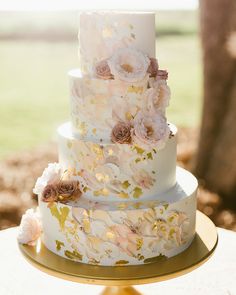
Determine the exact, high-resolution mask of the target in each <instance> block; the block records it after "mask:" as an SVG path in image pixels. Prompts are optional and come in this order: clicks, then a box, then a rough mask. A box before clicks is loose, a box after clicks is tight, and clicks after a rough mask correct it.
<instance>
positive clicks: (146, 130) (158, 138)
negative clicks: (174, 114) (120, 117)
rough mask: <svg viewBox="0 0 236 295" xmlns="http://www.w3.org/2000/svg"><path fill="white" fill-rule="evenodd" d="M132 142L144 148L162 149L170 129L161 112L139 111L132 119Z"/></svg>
mask: <svg viewBox="0 0 236 295" xmlns="http://www.w3.org/2000/svg"><path fill="white" fill-rule="evenodd" d="M133 125H134V128H133V131H132V138H133V142H134V144H137V145H138V146H140V147H142V148H144V149H151V148H156V149H162V148H163V147H164V146H165V143H166V141H167V139H168V137H169V134H170V129H169V127H168V124H167V122H166V118H165V117H164V116H163V114H161V113H159V112H157V113H155V114H151V113H147V112H144V113H143V112H142V111H139V112H138V114H137V115H136V116H135V118H134V120H133Z"/></svg>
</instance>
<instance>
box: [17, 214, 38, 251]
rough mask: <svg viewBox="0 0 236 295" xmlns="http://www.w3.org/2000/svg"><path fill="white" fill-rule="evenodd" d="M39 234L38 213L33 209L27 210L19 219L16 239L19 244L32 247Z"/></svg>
mask: <svg viewBox="0 0 236 295" xmlns="http://www.w3.org/2000/svg"><path fill="white" fill-rule="evenodd" d="M41 232H42V226H41V222H40V218H39V215H38V213H37V212H35V211H34V210H33V209H28V210H27V211H26V212H25V214H24V215H23V216H22V219H21V223H20V227H19V233H18V237H17V239H18V241H19V243H21V244H28V245H31V246H33V245H35V243H36V241H37V239H38V238H39V237H40V234H41Z"/></svg>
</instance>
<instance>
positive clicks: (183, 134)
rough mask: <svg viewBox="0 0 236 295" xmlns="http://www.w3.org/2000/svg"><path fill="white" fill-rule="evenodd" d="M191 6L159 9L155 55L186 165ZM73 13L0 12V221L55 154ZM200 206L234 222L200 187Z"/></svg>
mask: <svg viewBox="0 0 236 295" xmlns="http://www.w3.org/2000/svg"><path fill="white" fill-rule="evenodd" d="M198 19H199V16H198V10H176V11H173V10H172V11H159V12H158V13H157V16H156V36H157V38H156V40H157V41H156V56H157V58H158V61H159V65H160V67H161V68H163V69H168V71H169V86H170V88H171V92H172V97H171V103H170V107H169V109H168V113H167V116H168V119H169V121H171V122H172V123H174V124H176V125H177V126H178V127H179V130H180V132H179V144H178V163H179V164H180V165H182V166H184V167H186V168H187V169H189V170H191V167H192V163H193V161H194V155H195V153H196V149H197V142H198V134H199V126H200V123H201V110H202V84H203V77H202V73H203V70H202V57H201V46H200V39H199V32H198V31H199V29H198V27H199V26H198ZM77 31H78V13H77V12H74V11H57V12H32V11H29V12H24V11H21V12H14V11H11V12H9V11H8V12H6V11H5V12H3V11H2V12H0V229H3V228H7V227H9V226H15V225H17V224H18V223H19V221H20V217H21V215H22V213H23V212H24V211H25V210H26V208H28V207H32V206H33V205H36V200H35V199H34V196H33V195H32V187H33V185H34V182H35V180H36V178H37V177H38V176H39V175H40V174H41V173H42V170H43V169H44V168H45V167H46V166H47V163H48V162H49V161H50V162H51V161H56V160H57V146H56V143H55V141H56V128H57V126H58V125H59V124H60V123H62V122H64V121H66V120H68V119H69V91H68V79H67V72H68V70H70V69H71V68H75V67H78V66H79V58H78V54H77V52H78V41H77ZM199 208H200V209H201V210H202V211H204V212H205V213H206V214H208V215H209V216H210V217H211V218H212V219H213V220H214V221H215V223H216V224H217V225H219V226H223V227H226V228H231V229H234V230H236V220H235V215H234V213H233V211H231V210H229V209H228V208H224V206H223V205H222V203H221V201H220V197H219V196H218V195H216V194H214V193H211V192H209V191H207V190H205V189H204V188H203V186H202V185H201V188H200V190H199Z"/></svg>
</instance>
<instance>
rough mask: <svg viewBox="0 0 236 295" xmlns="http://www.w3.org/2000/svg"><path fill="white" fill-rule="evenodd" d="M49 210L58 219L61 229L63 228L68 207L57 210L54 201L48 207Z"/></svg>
mask: <svg viewBox="0 0 236 295" xmlns="http://www.w3.org/2000/svg"><path fill="white" fill-rule="evenodd" d="M50 211H51V214H52V216H54V217H55V218H56V219H57V220H58V222H59V225H60V228H61V230H64V227H65V222H66V218H67V216H68V214H69V211H70V210H69V208H68V207H61V208H60V209H59V210H58V208H57V205H56V204H55V203H54V204H53V205H52V206H51V207H50Z"/></svg>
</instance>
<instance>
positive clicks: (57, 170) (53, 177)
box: [33, 163, 62, 195]
mask: <svg viewBox="0 0 236 295" xmlns="http://www.w3.org/2000/svg"><path fill="white" fill-rule="evenodd" d="M61 171H62V167H61V165H60V164H58V163H50V164H48V167H47V168H46V169H45V170H44V171H43V174H42V176H41V177H39V178H38V179H37V181H36V184H35V187H34V189H33V192H34V194H36V195H40V194H42V192H43V190H44V188H45V187H46V186H47V185H48V184H50V183H53V182H55V181H58V180H60V177H61Z"/></svg>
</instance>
